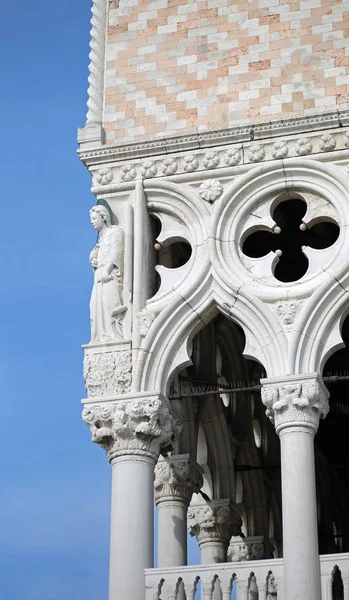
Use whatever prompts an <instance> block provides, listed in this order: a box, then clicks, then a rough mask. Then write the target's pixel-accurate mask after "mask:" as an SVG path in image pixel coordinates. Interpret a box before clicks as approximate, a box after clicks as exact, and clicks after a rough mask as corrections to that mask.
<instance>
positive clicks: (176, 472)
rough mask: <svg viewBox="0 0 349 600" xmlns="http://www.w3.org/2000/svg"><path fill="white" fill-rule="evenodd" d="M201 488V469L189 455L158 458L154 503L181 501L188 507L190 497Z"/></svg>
mask: <svg viewBox="0 0 349 600" xmlns="http://www.w3.org/2000/svg"><path fill="white" fill-rule="evenodd" d="M202 486H203V477H202V468H201V467H200V465H198V464H197V463H196V462H195V461H194V460H193V459H192V458H191V457H190V455H189V454H177V455H173V456H169V457H160V458H159V461H158V463H157V465H156V467H155V479H154V489H155V502H156V505H157V506H158V505H159V504H161V503H162V502H169V501H176V500H177V501H181V502H184V503H185V504H186V505H187V506H189V503H190V500H191V497H192V495H193V494H194V493H198V492H199V490H200V489H201V488H202Z"/></svg>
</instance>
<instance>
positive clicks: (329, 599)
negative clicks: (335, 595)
mask: <svg viewBox="0 0 349 600" xmlns="http://www.w3.org/2000/svg"><path fill="white" fill-rule="evenodd" d="M326 587H327V598H326V600H332V578H331V579H328V580H327V586H326Z"/></svg>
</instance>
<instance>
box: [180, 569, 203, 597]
mask: <svg viewBox="0 0 349 600" xmlns="http://www.w3.org/2000/svg"><path fill="white" fill-rule="evenodd" d="M199 580H200V577H199V576H197V577H195V580H194V581H193V580H189V579H188V576H186V575H185V574H184V575H183V584H184V592H185V597H186V600H195V594H196V590H197V586H198V582H199Z"/></svg>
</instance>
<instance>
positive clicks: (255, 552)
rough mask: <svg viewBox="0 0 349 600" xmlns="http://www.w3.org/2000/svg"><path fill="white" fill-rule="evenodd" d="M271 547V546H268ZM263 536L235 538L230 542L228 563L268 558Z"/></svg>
mask: <svg viewBox="0 0 349 600" xmlns="http://www.w3.org/2000/svg"><path fill="white" fill-rule="evenodd" d="M267 545H269V546H270V544H267ZM266 554H267V553H266V551H265V547H264V540H263V536H257V537H242V536H233V537H232V538H231V540H230V544H229V548H228V552H227V556H228V561H231V562H242V561H246V560H262V559H263V558H266Z"/></svg>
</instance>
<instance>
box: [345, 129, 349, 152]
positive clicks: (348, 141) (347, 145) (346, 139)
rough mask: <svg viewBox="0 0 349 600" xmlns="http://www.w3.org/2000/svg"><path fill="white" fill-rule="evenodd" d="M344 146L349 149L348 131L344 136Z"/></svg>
mask: <svg viewBox="0 0 349 600" xmlns="http://www.w3.org/2000/svg"><path fill="white" fill-rule="evenodd" d="M344 146H346V147H347V148H349V131H346V132H345V134H344Z"/></svg>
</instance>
